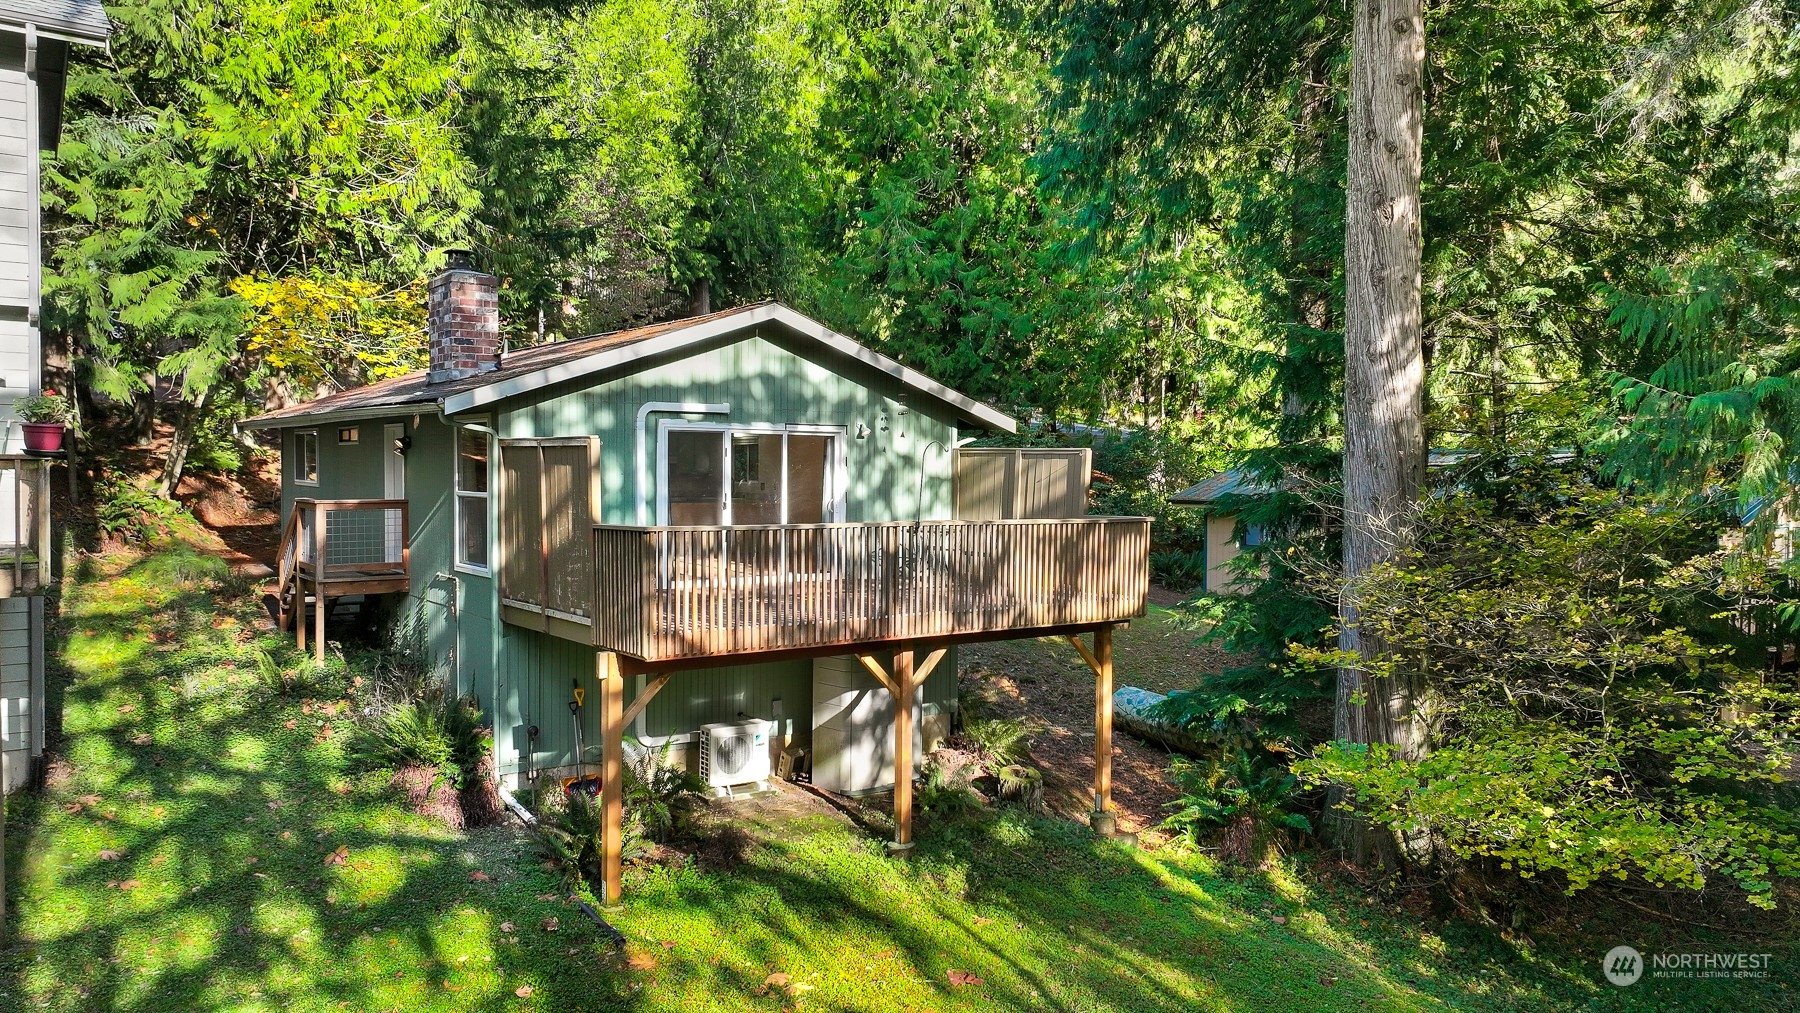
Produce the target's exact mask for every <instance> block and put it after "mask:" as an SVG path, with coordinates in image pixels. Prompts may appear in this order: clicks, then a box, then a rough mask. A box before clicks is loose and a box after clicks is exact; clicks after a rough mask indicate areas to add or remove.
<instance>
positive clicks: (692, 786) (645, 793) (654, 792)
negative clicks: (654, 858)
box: [624, 752, 707, 844]
mask: <svg viewBox="0 0 1800 1013" xmlns="http://www.w3.org/2000/svg"><path fill="white" fill-rule="evenodd" d="M624 769H625V797H624V805H625V822H626V823H627V824H628V826H629V827H630V828H632V829H635V831H636V832H637V833H638V834H641V835H642V836H643V837H645V838H647V839H648V840H651V841H654V842H656V843H659V844H660V843H663V842H665V841H667V840H668V839H669V838H670V837H671V836H673V835H674V834H675V833H676V832H677V831H678V830H681V829H683V828H684V825H685V822H686V817H687V816H689V815H690V814H692V813H693V811H694V809H695V808H697V807H698V806H699V804H700V802H701V801H702V800H704V799H705V798H706V787H707V786H706V782H705V781H702V780H701V779H700V778H699V777H698V776H696V775H694V774H690V773H688V772H687V770H685V769H684V768H681V767H674V766H669V765H666V764H663V763H661V762H659V761H658V759H657V757H656V755H655V754H654V753H648V752H646V753H645V754H644V755H643V757H642V758H641V759H639V760H637V761H635V762H632V763H627V764H625V768H624Z"/></svg>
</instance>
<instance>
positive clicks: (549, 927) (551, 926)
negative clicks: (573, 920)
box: [538, 917, 562, 932]
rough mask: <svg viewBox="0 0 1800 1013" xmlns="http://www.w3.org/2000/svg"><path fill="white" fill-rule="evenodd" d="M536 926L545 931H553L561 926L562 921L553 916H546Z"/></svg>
mask: <svg viewBox="0 0 1800 1013" xmlns="http://www.w3.org/2000/svg"><path fill="white" fill-rule="evenodd" d="M538 928H540V929H543V930H544V931H545V932H555V931H556V930H557V929H560V928H562V922H561V921H559V920H557V919H556V918H553V917H552V918H546V919H544V920H543V922H542V923H540V924H539V925H538Z"/></svg>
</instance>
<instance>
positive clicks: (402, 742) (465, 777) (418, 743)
mask: <svg viewBox="0 0 1800 1013" xmlns="http://www.w3.org/2000/svg"><path fill="white" fill-rule="evenodd" d="M486 749H487V732H486V729H484V728H483V727H482V726H481V712H480V711H479V710H477V709H476V708H475V705H474V704H473V702H471V701H470V700H468V699H466V698H459V697H452V696H450V695H448V694H442V693H437V694H431V695H427V696H424V697H421V698H419V699H416V700H413V701H411V702H409V703H406V704H403V705H401V706H398V707H395V708H394V709H393V710H391V711H389V712H387V713H386V714H381V715H378V716H376V717H375V718H374V719H373V720H372V721H369V722H368V723H366V724H365V725H364V726H363V733H362V742H361V743H360V745H359V747H358V751H359V752H360V753H361V755H362V756H363V757H364V758H365V759H367V760H369V761H371V762H373V763H376V764H379V765H382V766H389V767H406V766H419V767H435V768H437V770H438V776H439V778H441V779H442V780H444V781H447V782H448V783H449V784H450V786H451V787H453V788H456V789H458V790H461V789H462V788H463V787H464V786H465V785H467V784H469V783H471V781H472V780H474V779H475V778H477V777H479V773H480V768H481V760H482V756H483V755H484V754H485V752H486Z"/></svg>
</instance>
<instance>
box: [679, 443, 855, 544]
mask: <svg viewBox="0 0 1800 1013" xmlns="http://www.w3.org/2000/svg"><path fill="white" fill-rule="evenodd" d="M661 436H662V439H661V441H660V444H661V446H660V449H659V452H658V457H659V469H658V470H659V472H660V478H661V482H660V483H659V485H658V489H659V494H658V503H657V519H658V521H659V523H662V524H675V525H708V526H711V525H751V524H820V523H825V522H830V521H838V520H842V519H843V493H842V485H843V478H842V471H843V464H842V460H841V456H842V450H843V442H842V435H841V433H840V432H838V431H836V430H832V429H827V428H824V427H817V426H813V427H804V428H802V427H782V426H732V425H717V424H706V423H682V422H675V421H669V422H664V423H663V424H662V427H661Z"/></svg>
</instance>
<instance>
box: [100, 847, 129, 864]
mask: <svg viewBox="0 0 1800 1013" xmlns="http://www.w3.org/2000/svg"><path fill="white" fill-rule="evenodd" d="M94 857H96V858H98V859H100V860H101V861H102V862H116V861H118V860H119V859H121V858H124V857H125V852H123V851H114V850H112V849H111V848H108V849H106V850H105V851H101V852H99V853H97V854H96V855H95V856H94Z"/></svg>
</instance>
